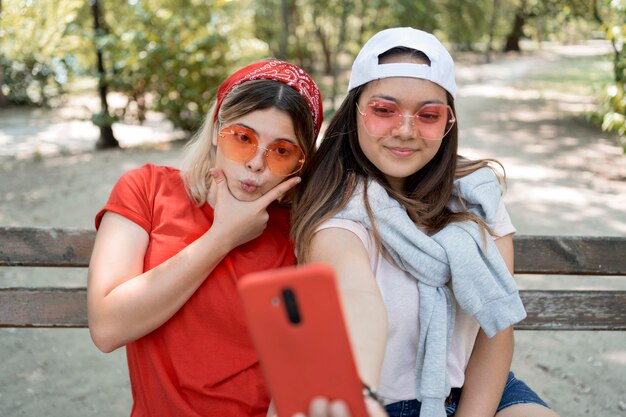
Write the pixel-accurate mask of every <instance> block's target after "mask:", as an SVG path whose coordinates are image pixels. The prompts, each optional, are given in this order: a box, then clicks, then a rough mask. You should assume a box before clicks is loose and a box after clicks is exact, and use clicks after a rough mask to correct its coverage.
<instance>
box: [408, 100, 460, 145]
mask: <svg viewBox="0 0 626 417" xmlns="http://www.w3.org/2000/svg"><path fill="white" fill-rule="evenodd" d="M451 113H452V111H451V110H449V108H448V106H446V105H443V104H427V105H425V106H423V107H422V108H421V109H420V110H419V111H418V112H417V114H416V115H415V127H416V128H417V130H418V131H419V134H420V136H421V137H422V138H424V139H426V140H441V138H443V137H444V136H445V135H446V134H447V133H448V131H449V130H450V128H451V127H452V123H451V122H450V120H453V119H452V118H451V117H450V116H451Z"/></svg>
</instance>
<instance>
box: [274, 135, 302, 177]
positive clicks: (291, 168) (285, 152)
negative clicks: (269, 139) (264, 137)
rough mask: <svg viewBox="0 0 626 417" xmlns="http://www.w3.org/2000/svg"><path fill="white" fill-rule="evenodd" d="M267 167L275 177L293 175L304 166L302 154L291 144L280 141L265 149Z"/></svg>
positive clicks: (299, 149)
mask: <svg viewBox="0 0 626 417" xmlns="http://www.w3.org/2000/svg"><path fill="white" fill-rule="evenodd" d="M267 151H268V152H267V159H266V161H267V167H268V168H269V169H270V171H272V172H273V173H275V174H276V175H282V176H287V175H291V174H295V173H296V172H298V171H300V169H302V165H304V152H302V149H301V148H300V146H298V145H297V144H295V143H293V142H289V141H286V140H281V141H279V142H275V143H272V144H271V145H270V146H269V147H268V148H267Z"/></svg>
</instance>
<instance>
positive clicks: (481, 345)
mask: <svg viewBox="0 0 626 417" xmlns="http://www.w3.org/2000/svg"><path fill="white" fill-rule="evenodd" d="M513 345H514V342H513V329H512V328H508V329H505V330H503V331H501V332H500V333H498V334H496V335H495V336H494V337H492V338H491V339H489V338H488V337H487V335H486V334H485V333H484V332H483V331H482V330H480V331H479V333H478V336H477V337H476V343H475V345H474V349H473V351H472V356H471V357H470V360H469V363H468V365H467V368H466V370H465V383H464V384H463V391H462V394H461V399H460V401H459V406H458V409H457V413H456V414H455V416H456V417H469V416H471V417H493V416H494V415H495V413H496V408H497V407H498V404H499V402H500V399H501V397H502V392H503V390H504V385H505V383H506V379H507V376H508V373H509V370H510V367H511V360H512V358H513Z"/></svg>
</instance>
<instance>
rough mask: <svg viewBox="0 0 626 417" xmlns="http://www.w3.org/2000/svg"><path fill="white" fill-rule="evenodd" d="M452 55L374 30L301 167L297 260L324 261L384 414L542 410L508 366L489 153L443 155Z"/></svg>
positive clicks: (453, 130) (500, 218)
mask: <svg viewBox="0 0 626 417" xmlns="http://www.w3.org/2000/svg"><path fill="white" fill-rule="evenodd" d="M455 94H456V83H455V79H454V62H453V60H452V57H451V56H450V54H449V53H448V51H447V50H446V48H445V47H444V46H443V45H442V44H441V43H440V42H439V41H438V40H437V39H436V38H435V37H434V36H433V35H431V34H429V33H426V32H423V31H420V30H416V29H413V28H393V29H387V30H384V31H382V32H379V33H377V34H376V35H374V36H373V37H372V38H371V39H370V40H369V41H368V42H367V43H366V44H365V45H364V46H363V48H362V49H361V51H360V52H359V54H358V56H357V57H356V60H355V61H354V64H353V66H352V74H351V77H350V83H349V86H348V96H347V98H346V99H345V101H344V102H343V104H342V105H341V107H340V108H339V110H338V111H337V113H336V114H335V116H334V117H333V119H332V120H331V122H330V125H329V127H328V129H327V130H326V132H325V135H324V139H323V141H322V142H321V145H320V147H319V150H318V151H317V152H316V154H315V155H314V156H313V158H312V160H311V162H310V165H308V166H307V167H306V168H305V171H304V173H303V183H302V188H303V191H302V193H301V194H300V195H299V196H297V197H296V201H295V203H294V214H293V222H294V223H293V228H292V235H293V236H294V238H295V240H296V247H297V252H298V257H299V261H300V262H324V263H327V264H329V265H331V266H332V267H333V268H334V269H335V271H336V273H337V275H338V279H339V283H340V287H341V288H342V298H343V302H344V307H345V311H346V315H347V319H348V326H349V330H350V334H351V338H352V341H353V345H354V349H355V354H356V359H357V362H358V365H359V369H360V372H361V376H362V378H363V380H364V382H365V383H366V384H368V385H369V386H371V387H377V388H378V395H379V397H380V398H381V399H382V401H383V402H384V404H385V406H386V410H387V412H388V413H389V415H390V416H421V417H445V416H452V415H454V416H457V417H463V416H472V417H476V416H485V417H487V416H497V417H515V416H525V415H533V416H538V417H554V416H556V414H555V413H554V412H553V411H551V410H550V409H549V408H548V406H547V405H546V404H545V403H544V402H543V401H542V400H541V399H540V398H539V397H538V396H537V394H535V393H534V392H533V391H532V390H531V389H530V388H529V387H528V386H527V385H526V384H524V383H523V382H522V381H520V380H518V379H516V378H515V376H514V375H513V373H511V372H509V368H510V365H511V359H512V355H513V330H512V326H513V324H515V323H517V322H519V321H520V320H522V319H524V317H525V315H526V313H525V311H524V307H523V305H522V303H521V300H520V298H519V294H518V291H517V288H516V285H515V282H514V280H513V277H512V270H513V241H512V234H513V233H514V232H515V228H514V226H513V225H512V223H511V221H510V218H509V216H508V214H507V212H506V209H505V207H504V205H503V203H502V201H501V198H500V197H501V187H500V183H499V181H498V178H497V177H496V175H495V172H494V170H493V169H492V167H491V166H492V165H493V162H494V161H491V160H479V161H471V160H467V159H465V158H462V157H461V156H459V155H458V153H457V148H458V128H457V121H456V116H455V111H454V97H455Z"/></svg>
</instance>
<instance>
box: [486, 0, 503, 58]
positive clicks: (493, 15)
mask: <svg viewBox="0 0 626 417" xmlns="http://www.w3.org/2000/svg"><path fill="white" fill-rule="evenodd" d="M499 4H500V0H493V6H492V9H491V18H490V22H489V40H488V41H487V48H486V50H485V62H487V63H489V62H491V53H492V52H493V38H494V30H495V27H496V22H497V21H498V6H499Z"/></svg>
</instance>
